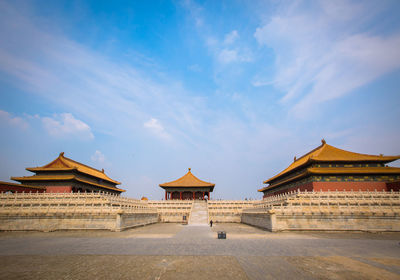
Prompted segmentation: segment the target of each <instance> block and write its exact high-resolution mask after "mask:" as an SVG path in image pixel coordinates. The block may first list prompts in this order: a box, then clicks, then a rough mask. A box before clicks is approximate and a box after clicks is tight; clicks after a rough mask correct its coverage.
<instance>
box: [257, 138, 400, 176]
mask: <svg viewBox="0 0 400 280" xmlns="http://www.w3.org/2000/svg"><path fill="white" fill-rule="evenodd" d="M397 159H400V155H399V156H383V155H379V156H377V155H367V154H359V153H354V152H349V151H345V150H342V149H338V148H336V147H333V146H331V145H328V144H327V143H326V142H325V140H323V139H322V145H320V146H319V147H317V148H315V149H314V150H312V151H310V152H308V153H307V154H305V155H303V156H302V157H300V158H298V159H296V158H295V160H294V162H293V163H292V164H290V165H289V167H287V168H286V169H285V170H283V171H282V172H280V173H278V174H277V175H275V176H273V177H271V178H270V179H268V180H266V181H264V184H267V183H270V182H271V181H273V180H275V179H277V178H279V177H281V176H283V175H286V174H287V173H289V172H291V171H293V170H295V169H298V168H299V167H303V166H305V165H307V164H308V163H310V162H381V163H387V162H391V161H394V160H397Z"/></svg>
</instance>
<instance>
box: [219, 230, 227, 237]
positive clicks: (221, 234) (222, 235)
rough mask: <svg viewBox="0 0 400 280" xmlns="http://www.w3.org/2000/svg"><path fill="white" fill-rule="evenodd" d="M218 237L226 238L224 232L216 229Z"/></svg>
mask: <svg viewBox="0 0 400 280" xmlns="http://www.w3.org/2000/svg"><path fill="white" fill-rule="evenodd" d="M218 239H226V232H225V231H218Z"/></svg>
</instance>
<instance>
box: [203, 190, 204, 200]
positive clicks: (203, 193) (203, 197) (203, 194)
mask: <svg viewBox="0 0 400 280" xmlns="http://www.w3.org/2000/svg"><path fill="white" fill-rule="evenodd" d="M203 200H204V192H203Z"/></svg>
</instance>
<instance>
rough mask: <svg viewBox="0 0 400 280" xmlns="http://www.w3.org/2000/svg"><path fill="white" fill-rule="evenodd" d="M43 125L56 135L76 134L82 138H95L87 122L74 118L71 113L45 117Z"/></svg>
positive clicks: (68, 135)
mask: <svg viewBox="0 0 400 280" xmlns="http://www.w3.org/2000/svg"><path fill="white" fill-rule="evenodd" d="M42 122H43V125H44V127H45V129H46V130H47V132H48V133H49V134H50V135H52V136H55V137H70V136H76V137H79V138H81V139H93V138H94V135H93V133H92V131H91V129H90V127H89V125H87V124H86V123H84V122H83V121H81V120H78V119H76V118H74V116H73V115H72V114H70V113H64V114H60V115H54V117H53V118H50V117H43V118H42Z"/></svg>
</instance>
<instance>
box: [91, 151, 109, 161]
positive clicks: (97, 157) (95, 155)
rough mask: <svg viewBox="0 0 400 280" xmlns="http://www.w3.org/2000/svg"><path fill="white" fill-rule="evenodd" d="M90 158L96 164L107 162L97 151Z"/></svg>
mask: <svg viewBox="0 0 400 280" xmlns="http://www.w3.org/2000/svg"><path fill="white" fill-rule="evenodd" d="M90 158H91V160H92V161H93V162H96V163H104V162H105V160H106V157H105V156H104V155H103V153H102V152H100V151H99V150H96V152H94V154H93V155H92V156H91V157H90Z"/></svg>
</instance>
